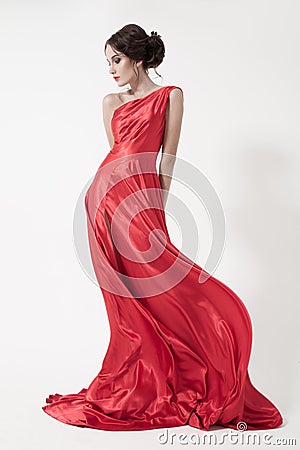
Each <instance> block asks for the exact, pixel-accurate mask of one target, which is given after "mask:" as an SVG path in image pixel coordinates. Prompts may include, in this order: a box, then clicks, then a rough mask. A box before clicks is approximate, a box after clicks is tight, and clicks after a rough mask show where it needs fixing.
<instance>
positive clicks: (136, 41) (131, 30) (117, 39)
mask: <svg viewBox="0 0 300 450" xmlns="http://www.w3.org/2000/svg"><path fill="white" fill-rule="evenodd" d="M107 45H110V46H111V47H113V48H114V49H115V50H117V51H119V52H122V53H123V54H124V55H126V56H128V58H130V59H131V60H134V61H143V63H142V67H143V69H144V70H145V71H146V72H147V73H148V69H150V68H153V69H154V71H155V73H156V74H157V75H158V76H161V75H159V74H158V73H157V72H156V70H155V68H156V67H158V66H159V65H160V64H161V63H162V61H163V59H164V56H165V46H164V43H163V41H162V39H161V36H160V35H159V34H157V32H156V31H151V35H148V34H147V33H146V31H145V30H144V29H143V28H141V27H140V26H139V25H136V24H132V23H131V24H128V25H125V26H124V27H122V28H121V29H120V30H118V31H117V32H116V33H114V34H112V35H111V37H110V38H109V39H107V41H106V42H105V45H104V51H105V50H106V47H107Z"/></svg>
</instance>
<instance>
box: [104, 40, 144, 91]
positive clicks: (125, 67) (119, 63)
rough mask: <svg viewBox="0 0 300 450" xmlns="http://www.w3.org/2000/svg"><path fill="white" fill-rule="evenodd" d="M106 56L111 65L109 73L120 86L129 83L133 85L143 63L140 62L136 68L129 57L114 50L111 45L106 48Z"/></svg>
mask: <svg viewBox="0 0 300 450" xmlns="http://www.w3.org/2000/svg"><path fill="white" fill-rule="evenodd" d="M105 56H106V59H107V61H108V65H109V73H110V74H111V76H112V77H114V78H115V80H116V83H117V84H118V86H124V85H126V84H128V83H129V84H130V85H132V84H133V83H134V80H135V79H136V72H137V71H138V70H139V68H140V65H141V64H142V61H138V62H137V63H136V68H135V67H134V62H133V61H132V60H130V59H129V58H128V56H125V55H124V54H123V53H121V52H119V51H117V50H114V49H113V48H112V47H111V46H110V45H108V46H107V47H106V50H105Z"/></svg>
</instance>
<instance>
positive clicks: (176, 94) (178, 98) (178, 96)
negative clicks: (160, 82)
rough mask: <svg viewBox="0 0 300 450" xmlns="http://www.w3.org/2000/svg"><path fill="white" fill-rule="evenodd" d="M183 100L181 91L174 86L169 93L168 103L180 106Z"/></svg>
mask: <svg viewBox="0 0 300 450" xmlns="http://www.w3.org/2000/svg"><path fill="white" fill-rule="evenodd" d="M183 100H184V96H183V90H182V89H181V87H179V86H176V87H175V88H173V89H172V90H171V92H170V102H171V103H172V104H181V103H183Z"/></svg>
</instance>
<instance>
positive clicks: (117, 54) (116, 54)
mask: <svg viewBox="0 0 300 450" xmlns="http://www.w3.org/2000/svg"><path fill="white" fill-rule="evenodd" d="M114 56H120V53H115V54H114V55H112V57H111V59H113V57H114ZM106 61H108V62H109V60H108V59H107V58H106Z"/></svg>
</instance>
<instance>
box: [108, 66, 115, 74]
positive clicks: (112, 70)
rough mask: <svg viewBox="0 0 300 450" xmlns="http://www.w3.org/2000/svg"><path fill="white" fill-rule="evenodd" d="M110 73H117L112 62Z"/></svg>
mask: <svg viewBox="0 0 300 450" xmlns="http://www.w3.org/2000/svg"><path fill="white" fill-rule="evenodd" d="M109 73H115V69H114V67H113V65H112V64H111V66H110V68H109Z"/></svg>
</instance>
